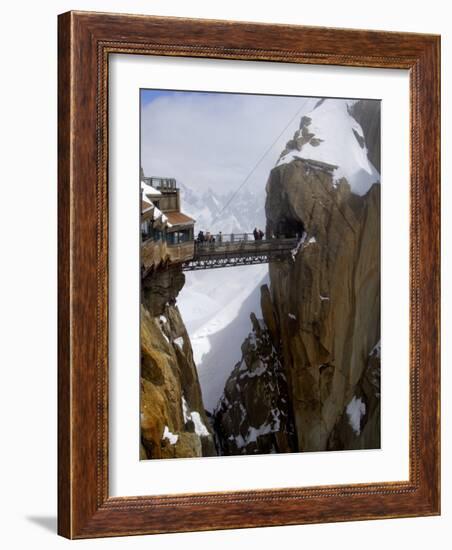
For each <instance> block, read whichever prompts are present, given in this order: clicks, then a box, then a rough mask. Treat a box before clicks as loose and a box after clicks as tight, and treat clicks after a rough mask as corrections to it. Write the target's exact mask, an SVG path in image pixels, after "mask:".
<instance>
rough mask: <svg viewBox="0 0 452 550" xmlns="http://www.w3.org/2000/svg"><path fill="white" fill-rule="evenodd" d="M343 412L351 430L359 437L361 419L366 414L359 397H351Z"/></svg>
mask: <svg viewBox="0 0 452 550" xmlns="http://www.w3.org/2000/svg"><path fill="white" fill-rule="evenodd" d="M345 410H346V413H347V415H348V422H349V424H350V426H351V427H352V430H353V431H354V432H355V434H356V435H359V434H360V433H361V418H362V417H363V416H364V415H365V414H366V404H365V403H364V402H363V401H362V399H361V398H360V397H355V396H353V399H352V400H351V401H350V403H349V404H348V405H347V408H346V409H345Z"/></svg>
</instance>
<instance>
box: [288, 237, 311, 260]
mask: <svg viewBox="0 0 452 550" xmlns="http://www.w3.org/2000/svg"><path fill="white" fill-rule="evenodd" d="M306 236H307V233H306V231H305V232H304V233H303V235H302V236H301V239H300V240H299V241H298V242H297V246H296V247H295V248H292V250H291V251H290V253H291V254H292V260H293V261H295V258H296V257H297V254H298V252H299V251H300V248H301V247H302V246H303V243H304V242H305V240H306Z"/></svg>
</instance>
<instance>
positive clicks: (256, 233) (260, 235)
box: [253, 227, 264, 241]
mask: <svg viewBox="0 0 452 550" xmlns="http://www.w3.org/2000/svg"><path fill="white" fill-rule="evenodd" d="M253 235H254V240H255V241H261V240H262V239H263V238H264V232H263V231H262V229H258V228H257V227H255V228H254V230H253Z"/></svg>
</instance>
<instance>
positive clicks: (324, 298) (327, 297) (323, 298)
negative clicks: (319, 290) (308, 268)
mask: <svg viewBox="0 0 452 550" xmlns="http://www.w3.org/2000/svg"><path fill="white" fill-rule="evenodd" d="M319 297H320V300H322V302H323V300H329V299H330V297H329V296H322V295H321V294H319Z"/></svg>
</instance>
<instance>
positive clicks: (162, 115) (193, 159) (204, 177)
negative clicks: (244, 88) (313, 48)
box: [141, 92, 314, 193]
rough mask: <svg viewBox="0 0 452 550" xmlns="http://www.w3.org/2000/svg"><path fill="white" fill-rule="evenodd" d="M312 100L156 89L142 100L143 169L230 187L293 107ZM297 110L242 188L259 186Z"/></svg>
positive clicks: (196, 185) (198, 186) (197, 184)
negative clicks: (148, 99) (147, 99)
mask: <svg viewBox="0 0 452 550" xmlns="http://www.w3.org/2000/svg"><path fill="white" fill-rule="evenodd" d="M313 103H314V100H312V99H309V98H301V97H286V96H264V95H242V94H224V93H201V92H199V93H198V92H178V93H171V94H163V95H162V94H159V95H158V96H156V97H155V99H154V100H153V101H151V102H150V103H149V102H148V103H146V102H143V105H142V113H141V114H142V116H141V121H142V122H141V124H142V126H141V164H142V166H143V169H144V173H145V175H147V176H151V175H155V176H169V177H175V178H176V179H178V180H180V181H182V182H183V183H184V184H185V185H187V186H189V187H190V188H192V189H193V190H199V191H204V190H206V189H208V188H209V187H211V188H212V189H213V190H215V191H217V192H219V193H226V192H229V191H232V190H235V189H236V188H237V187H238V186H239V185H240V184H241V183H242V182H243V180H244V178H245V177H246V176H247V175H248V174H249V172H250V171H251V170H252V168H253V167H254V166H255V164H256V163H257V161H258V160H259V159H260V158H261V157H262V155H263V154H264V152H265V151H266V150H267V149H268V148H269V146H270V145H271V144H272V142H273V141H274V140H275V139H276V137H277V136H278V135H279V134H280V133H281V131H282V130H283V129H284V127H285V126H286V125H287V124H288V122H289V121H290V120H291V119H292V118H293V117H294V115H295V114H296V113H297V111H298V110H299V109H302V110H304V108H305V107H306V108H307V107H308V106H311V105H313ZM311 108H312V107H311ZM300 116H301V114H300V113H299V114H298V115H297V116H296V117H295V118H294V120H293V121H292V124H291V125H290V127H289V128H287V129H286V131H285V132H284V135H283V136H281V138H280V139H279V140H278V142H277V143H276V144H275V146H274V147H273V148H272V149H271V151H270V152H269V153H268V155H266V157H265V159H264V161H263V162H262V164H261V165H260V166H259V168H258V169H256V170H255V172H254V173H253V175H252V177H251V178H250V179H249V181H248V183H247V186H246V187H247V188H249V189H250V188H253V187H254V188H256V189H263V188H264V186H265V184H266V181H267V178H268V173H269V171H270V169H271V168H272V167H273V166H274V164H275V162H276V160H277V159H278V157H279V154H280V153H281V150H282V149H283V147H284V145H285V143H286V142H287V140H288V139H289V138H290V137H291V136H292V134H293V132H294V130H295V129H296V128H297V127H298V123H299V120H300Z"/></svg>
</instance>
